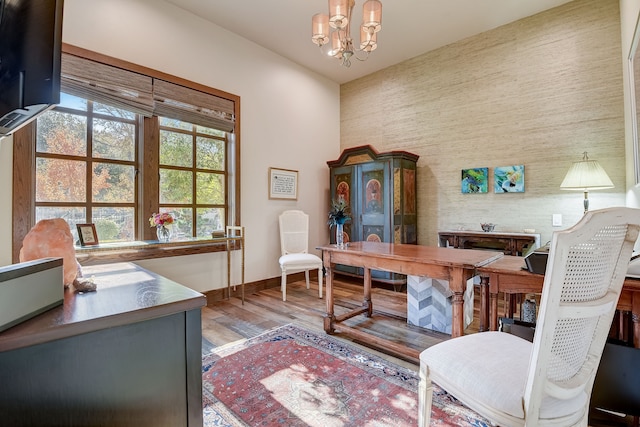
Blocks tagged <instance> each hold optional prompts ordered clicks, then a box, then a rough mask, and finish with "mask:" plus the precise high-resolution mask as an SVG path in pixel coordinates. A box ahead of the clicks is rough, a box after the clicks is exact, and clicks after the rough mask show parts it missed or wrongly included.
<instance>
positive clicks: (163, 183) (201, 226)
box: [160, 117, 227, 237]
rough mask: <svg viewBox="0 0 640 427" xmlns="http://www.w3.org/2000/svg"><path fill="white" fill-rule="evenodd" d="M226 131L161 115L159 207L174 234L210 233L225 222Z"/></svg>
mask: <svg viewBox="0 0 640 427" xmlns="http://www.w3.org/2000/svg"><path fill="white" fill-rule="evenodd" d="M226 146H227V138H226V136H225V132H222V131H218V130H216V129H212V128H206V127H203V126H196V125H193V124H191V123H186V122H182V121H179V120H173V119H169V118H164V117H161V118H160V211H161V212H171V213H173V214H174V218H175V220H176V222H175V224H174V235H175V234H176V233H177V234H178V236H179V237H181V236H193V237H207V236H211V233H212V232H214V231H221V230H224V227H225V225H226V221H225V217H226V216H225V211H226V206H225V205H226V193H227V192H226V188H227V184H226V182H227V175H226V172H225V163H226V162H225V158H226V155H225V147H226Z"/></svg>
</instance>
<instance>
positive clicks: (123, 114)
mask: <svg viewBox="0 0 640 427" xmlns="http://www.w3.org/2000/svg"><path fill="white" fill-rule="evenodd" d="M93 111H94V113H98V114H104V115H107V116H113V117H120V118H123V119H130V120H133V119H135V118H136V113H132V112H131V111H127V110H123V109H122V108H116V107H112V106H110V105H106V104H101V103H99V102H94V103H93Z"/></svg>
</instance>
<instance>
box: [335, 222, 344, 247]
mask: <svg viewBox="0 0 640 427" xmlns="http://www.w3.org/2000/svg"><path fill="white" fill-rule="evenodd" d="M336 246H337V247H339V248H343V247H344V224H336Z"/></svg>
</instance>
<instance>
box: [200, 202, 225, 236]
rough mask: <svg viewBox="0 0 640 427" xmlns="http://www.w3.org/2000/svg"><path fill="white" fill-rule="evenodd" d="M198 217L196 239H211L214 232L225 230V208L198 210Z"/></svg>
mask: <svg viewBox="0 0 640 427" xmlns="http://www.w3.org/2000/svg"><path fill="white" fill-rule="evenodd" d="M196 215H197V218H196V220H197V223H198V226H197V230H196V237H211V233H212V232H214V231H220V230H224V209H223V208H209V209H197V210H196Z"/></svg>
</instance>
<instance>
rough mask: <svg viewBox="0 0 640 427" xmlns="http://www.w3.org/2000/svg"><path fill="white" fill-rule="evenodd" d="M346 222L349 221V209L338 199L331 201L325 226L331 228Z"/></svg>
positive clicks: (342, 200)
mask: <svg viewBox="0 0 640 427" xmlns="http://www.w3.org/2000/svg"><path fill="white" fill-rule="evenodd" d="M347 221H351V209H350V208H349V205H347V203H346V202H345V201H344V199H342V198H340V199H338V200H332V201H331V210H330V211H329V221H327V224H328V225H329V226H330V227H331V226H333V225H336V224H344V223H345V222H347Z"/></svg>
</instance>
